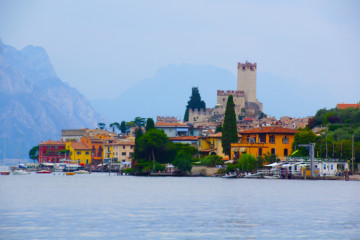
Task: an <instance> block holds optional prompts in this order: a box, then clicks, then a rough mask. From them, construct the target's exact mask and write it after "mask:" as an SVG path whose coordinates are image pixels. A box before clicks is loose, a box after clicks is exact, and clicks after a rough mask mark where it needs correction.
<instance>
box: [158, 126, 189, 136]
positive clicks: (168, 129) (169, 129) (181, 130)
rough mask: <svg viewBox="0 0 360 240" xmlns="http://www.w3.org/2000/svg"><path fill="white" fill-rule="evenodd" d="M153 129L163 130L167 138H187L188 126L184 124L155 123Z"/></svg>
mask: <svg viewBox="0 0 360 240" xmlns="http://www.w3.org/2000/svg"><path fill="white" fill-rule="evenodd" d="M155 128H156V129H159V130H163V131H164V133H165V134H166V135H167V136H168V137H170V138H171V137H179V136H189V129H190V126H188V125H186V124H185V123H178V122H176V123H166V122H157V123H155Z"/></svg>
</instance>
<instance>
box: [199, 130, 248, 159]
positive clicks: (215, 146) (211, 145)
mask: <svg viewBox="0 0 360 240" xmlns="http://www.w3.org/2000/svg"><path fill="white" fill-rule="evenodd" d="M221 137H222V133H221V132H218V133H214V134H211V135H209V136H204V137H199V141H198V145H199V146H198V150H199V153H200V154H201V156H202V157H204V156H208V155H218V156H220V157H222V158H225V159H226V158H227V156H226V155H225V154H224V153H223V147H222V143H221ZM240 137H241V135H240V134H239V139H240Z"/></svg>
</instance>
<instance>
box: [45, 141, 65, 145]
mask: <svg viewBox="0 0 360 240" xmlns="http://www.w3.org/2000/svg"><path fill="white" fill-rule="evenodd" d="M39 145H65V142H63V141H50V140H49V141H46V142H42V143H40V144H39Z"/></svg>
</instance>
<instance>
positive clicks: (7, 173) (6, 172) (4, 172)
mask: <svg viewBox="0 0 360 240" xmlns="http://www.w3.org/2000/svg"><path fill="white" fill-rule="evenodd" d="M1 175H10V172H8V171H3V172H1Z"/></svg>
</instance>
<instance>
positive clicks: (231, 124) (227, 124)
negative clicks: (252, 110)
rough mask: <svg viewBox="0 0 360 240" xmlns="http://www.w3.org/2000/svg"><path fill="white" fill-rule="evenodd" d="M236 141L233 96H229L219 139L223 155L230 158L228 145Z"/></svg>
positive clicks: (237, 138)
mask: <svg viewBox="0 0 360 240" xmlns="http://www.w3.org/2000/svg"><path fill="white" fill-rule="evenodd" d="M238 140H239V137H238V134H237V127H236V115H235V104H234V100H233V96H232V95H229V97H228V100H227V103H226V110H225V117H224V124H223V129H222V137H221V143H222V147H223V153H224V154H225V155H227V156H229V157H230V152H231V148H230V147H231V146H230V145H231V143H236V142H238Z"/></svg>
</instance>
